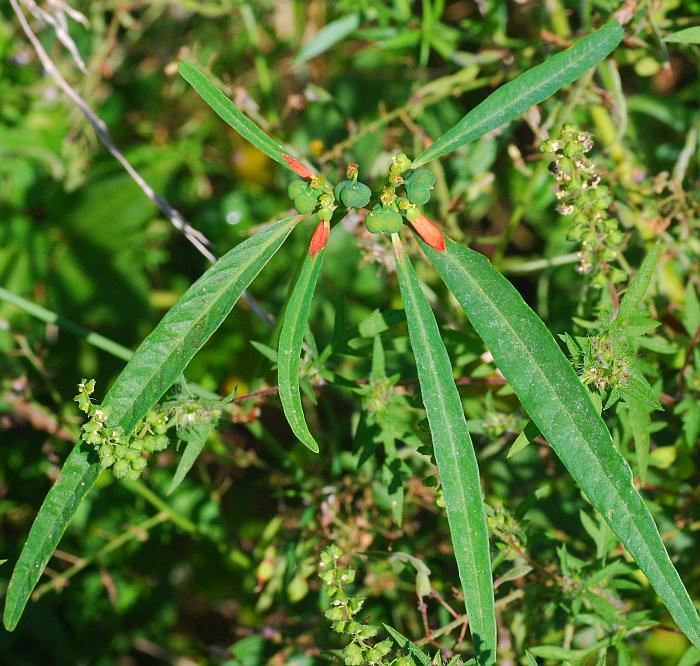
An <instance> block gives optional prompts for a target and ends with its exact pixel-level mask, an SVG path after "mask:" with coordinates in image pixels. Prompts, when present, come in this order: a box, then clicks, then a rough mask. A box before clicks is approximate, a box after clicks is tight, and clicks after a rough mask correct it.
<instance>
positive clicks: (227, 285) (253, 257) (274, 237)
mask: <svg viewBox="0 0 700 666" xmlns="http://www.w3.org/2000/svg"><path fill="white" fill-rule="evenodd" d="M283 229H286V226H281V227H280V228H279V229H278V233H275V234H271V235H270V239H269V241H268V242H267V243H266V244H264V245H261V246H259V247H258V249H259V250H260V251H261V252H262V251H263V249H267V248H268V247H269V246H270V245H271V244H272V243H273V242H274V241H276V240H277V238H278V235H279V232H281V231H282V230H283ZM261 252H258V253H255V254H253V253H252V252H251V253H250V255H249V258H248V259H247V260H246V261H245V262H244V263H243V264H240V265H239V266H238V267H237V268H238V275H240V274H242V273H243V272H245V271H246V270H247V269H248V268H249V267H250V265H251V264H253V263H254V262H255V260H256V259H257V258H258V256H259V254H260V253H261ZM228 270H231V269H223V270H222V273H226V272H227V271H228ZM233 270H236V269H233ZM205 275H206V273H205ZM230 282H231V281H230V280H224V282H223V284H222V286H221V288H219V289H217V290H216V291H214V292H213V293H214V298H213V299H212V303H211V305H210V306H209V307H208V308H206V309H205V310H203V311H202V313H201V314H200V315H199V316H198V317H196V319H193V320H192V322H193V323H192V325H191V326H190V327H189V328H188V329H187V330H186V331H185V332H184V333H183V334H182V335H181V336H175V337H174V339H175V340H177V342H178V344H177V347H179V346H180V345H181V344H182V343H183V342H184V341H185V340H186V339H187V336H188V335H189V333H190V332H191V331H192V330H193V329H194V328H196V327H197V324H199V322H201V321H202V320H203V319H205V317H206V316H208V313H209V312H211V310H212V308H213V307H214V305H215V304H216V303H218V301H219V299H220V298H221V296H222V294H223V293H224V292H226V291H227V289H228V288H230ZM239 298H240V296H239ZM180 303H181V302H180ZM163 321H164V320H161V323H162V322H163ZM157 329H158V326H157V327H156V329H154V331H153V332H151V334H150V335H149V336H148V338H146V340H148V339H149V338H150V337H151V336H152V335H153V334H154V333H155V331H156V330H157ZM146 340H144V342H146ZM142 344H143V343H142ZM137 353H138V349H137V350H136V352H135V355H134V357H132V358H133V359H135V358H136V354H137ZM169 358H170V355H168V356H166V357H165V358H164V359H161V363H159V364H158V365H157V366H155V367H154V369H153V372H151V373H149V374H148V379H147V381H144V382H143V383H142V384H141V388H140V389H139V393H138V395H139V396H140V395H142V394H143V392H144V390H145V389H146V387H148V386H150V385H151V382H152V381H153V378H154V377H156V375H158V374H159V373H160V372H161V369H162V368H163V365H164V363H165V361H166V360H167V359H169ZM117 381H119V380H117ZM113 390H114V387H112V390H111V391H110V393H111V392H112V391H113ZM166 390H167V389H166ZM108 398H109V395H108V396H107V397H106V398H105V402H106V403H107V402H108ZM137 399H138V396H137V397H135V398H134V400H132V402H131V403H130V404H131V405H132V408H131V409H133V404H134V403H135V402H136V400H137ZM107 406H109V405H107ZM127 414H128V411H126V410H125V413H124V414H122V415H121V417H120V418H119V420H118V423H119V424H120V425H121V423H122V421H123V419H124V418H125V417H126V416H127ZM132 427H133V426H132Z"/></svg>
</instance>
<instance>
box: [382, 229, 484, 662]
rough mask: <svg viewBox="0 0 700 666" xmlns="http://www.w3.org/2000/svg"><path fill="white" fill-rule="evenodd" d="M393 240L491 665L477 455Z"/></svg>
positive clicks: (453, 525)
mask: <svg viewBox="0 0 700 666" xmlns="http://www.w3.org/2000/svg"><path fill="white" fill-rule="evenodd" d="M393 241H394V249H395V251H396V256H397V262H396V271H397V274H398V277H399V286H400V288H401V297H402V298H403V303H404V309H405V310H406V321H407V322H408V333H409V337H410V340H411V347H412V348H413V352H414V356H415V358H416V368H417V370H418V381H419V383H420V390H421V395H422V397H423V403H424V405H425V411H426V413H427V415H428V423H429V424H430V432H431V434H432V438H433V449H434V452H435V460H436V462H437V466H438V470H439V471H440V481H441V484H442V489H443V494H444V497H445V508H446V509H447V520H448V522H449V525H450V535H451V538H452V545H453V548H454V555H455V559H456V560H457V568H458V570H459V578H460V580H461V582H462V589H463V591H464V603H465V606H466V609H467V615H468V617H469V629H470V631H471V634H472V639H473V641H474V649H475V651H476V656H477V662H478V663H479V664H481V665H485V664H495V663H496V615H495V610H494V598H493V582H492V578H491V561H490V557H489V535H488V529H487V526H486V514H485V511H484V503H483V500H482V498H481V486H480V484H479V468H478V465H477V462H476V454H475V453H474V446H473V444H472V440H471V437H470V435H469V430H468V429H467V421H466V419H465V417H464V410H463V409H462V402H461V400H460V397H459V392H458V391H457V387H456V386H455V382H454V377H453V374H452V365H451V363H450V358H449V356H448V354H447V350H446V349H445V345H444V343H443V341H442V337H441V336H440V331H439V329H438V325H437V322H436V321H435V315H434V314H433V312H432V310H431V309H430V304H429V303H428V301H427V299H426V298H425V295H424V294H423V291H422V289H421V285H420V282H419V281H418V277H417V276H416V274H415V272H414V270H413V267H412V266H411V263H410V261H409V260H408V257H407V256H406V253H405V252H404V250H403V247H402V246H401V242H400V241H399V237H398V235H396V234H395V235H394V236H393Z"/></svg>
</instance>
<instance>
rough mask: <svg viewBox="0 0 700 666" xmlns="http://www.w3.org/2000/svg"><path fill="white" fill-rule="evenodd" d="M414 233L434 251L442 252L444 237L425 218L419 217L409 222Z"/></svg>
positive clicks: (423, 216)
mask: <svg viewBox="0 0 700 666" xmlns="http://www.w3.org/2000/svg"><path fill="white" fill-rule="evenodd" d="M411 224H412V225H413V228H414V229H415V230H416V233H417V234H418V235H419V236H420V237H421V238H422V239H423V240H424V241H425V242H426V243H427V244H428V245H430V247H432V248H433V249H435V250H440V252H444V250H445V237H444V236H443V235H442V232H441V231H440V230H439V229H438V228H437V227H436V226H435V225H434V224H433V223H432V222H431V221H430V220H429V219H428V218H427V217H426V216H425V215H419V216H418V217H417V218H416V219H415V220H413V222H411Z"/></svg>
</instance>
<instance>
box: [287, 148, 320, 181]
mask: <svg viewBox="0 0 700 666" xmlns="http://www.w3.org/2000/svg"><path fill="white" fill-rule="evenodd" d="M282 157H283V158H284V160H285V161H286V162H287V164H289V168H290V169H291V170H292V171H293V172H294V173H295V174H297V175H299V176H301V177H302V178H313V177H314V172H313V171H311V169H309V167H307V166H306V165H305V164H302V163H301V162H300V161H299V160H297V159H295V158H294V157H292V156H291V155H284V154H283V155H282Z"/></svg>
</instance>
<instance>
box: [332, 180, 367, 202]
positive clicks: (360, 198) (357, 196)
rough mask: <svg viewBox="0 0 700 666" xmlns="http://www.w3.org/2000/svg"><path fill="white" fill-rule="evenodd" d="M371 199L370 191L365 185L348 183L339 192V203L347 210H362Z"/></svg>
mask: <svg viewBox="0 0 700 666" xmlns="http://www.w3.org/2000/svg"><path fill="white" fill-rule="evenodd" d="M344 182H348V181H344ZM371 198H372V191H371V190H370V189H369V187H367V185H365V184H364V183H359V182H358V183H352V182H349V183H348V184H347V185H346V186H345V187H344V188H343V189H342V191H341V192H340V201H341V202H342V203H343V205H344V206H346V207H347V208H362V207H364V206H366V205H367V204H368V203H369V200H370V199H371Z"/></svg>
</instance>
